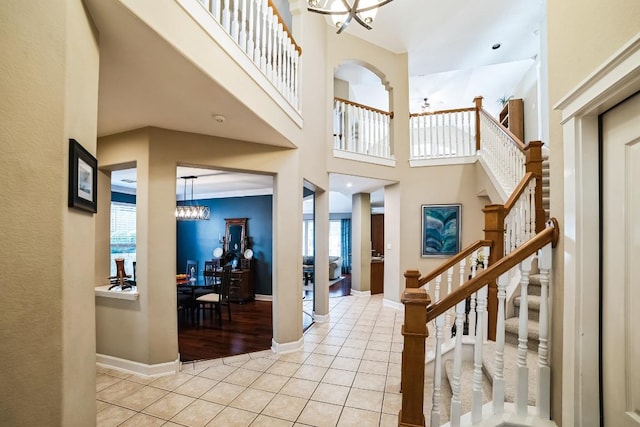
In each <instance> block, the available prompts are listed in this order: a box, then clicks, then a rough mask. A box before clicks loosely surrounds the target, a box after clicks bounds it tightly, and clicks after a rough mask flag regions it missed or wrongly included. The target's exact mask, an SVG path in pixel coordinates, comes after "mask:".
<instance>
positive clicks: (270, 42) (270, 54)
mask: <svg viewBox="0 0 640 427" xmlns="http://www.w3.org/2000/svg"><path fill="white" fill-rule="evenodd" d="M274 33H275V29H274V28H273V8H272V7H271V6H269V7H268V8H267V78H268V79H269V80H271V81H273V68H274V66H275V64H274V59H275V58H274V56H275V53H274V51H275V44H274V41H275V40H274Z"/></svg>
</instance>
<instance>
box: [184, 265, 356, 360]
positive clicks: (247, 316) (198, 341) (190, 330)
mask: <svg viewBox="0 0 640 427" xmlns="http://www.w3.org/2000/svg"><path fill="white" fill-rule="evenodd" d="M350 294H351V275H349V274H346V275H345V277H344V278H343V279H342V280H341V281H339V282H336V283H334V284H333V285H332V286H331V287H330V288H329V297H330V298H333V297H341V296H345V295H350ZM307 297H308V298H310V297H311V295H310V293H308V295H307ZM309 314H310V313H309ZM272 319H273V317H272V310H271V302H269V301H252V302H248V303H245V304H231V322H229V319H228V317H227V311H226V307H223V310H222V325H221V326H220V325H218V323H217V320H216V319H215V314H214V318H213V319H211V316H210V314H209V312H208V311H207V314H206V318H205V320H204V321H203V320H202V319H200V322H199V324H192V322H190V321H189V319H187V318H185V317H183V316H182V314H179V316H178V348H179V351H180V360H181V361H183V362H187V361H193V360H203V359H217V358H219V357H228V356H235V355H237V354H243V353H251V352H255V351H261V350H268V349H269V348H271V338H272V337H273V323H272ZM311 323H312V319H311V317H310V316H309V315H307V314H303V328H304V329H305V330H306V328H307V327H309V326H310V325H311Z"/></svg>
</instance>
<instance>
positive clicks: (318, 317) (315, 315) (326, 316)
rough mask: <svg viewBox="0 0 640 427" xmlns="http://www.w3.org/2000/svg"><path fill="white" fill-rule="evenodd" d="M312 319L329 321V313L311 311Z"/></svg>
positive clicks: (321, 321)
mask: <svg viewBox="0 0 640 427" xmlns="http://www.w3.org/2000/svg"><path fill="white" fill-rule="evenodd" d="M313 321H314V322H317V323H329V321H330V319H329V314H328V313H327V314H318V313H316V312H315V311H314V312H313Z"/></svg>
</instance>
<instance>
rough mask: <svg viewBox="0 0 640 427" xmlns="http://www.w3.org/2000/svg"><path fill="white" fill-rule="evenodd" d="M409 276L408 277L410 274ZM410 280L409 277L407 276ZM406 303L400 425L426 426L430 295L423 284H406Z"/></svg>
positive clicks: (403, 331) (404, 296) (404, 299)
mask: <svg viewBox="0 0 640 427" xmlns="http://www.w3.org/2000/svg"><path fill="white" fill-rule="evenodd" d="M407 279H409V278H407ZM407 281H408V280H407ZM402 303H403V304H404V325H402V335H403V336H404V347H403V350H402V378H401V384H402V409H401V410H400V413H399V414H398V426H407V427H409V426H422V427H424V425H425V421H424V412H423V409H422V407H423V403H424V362H425V340H426V338H427V337H428V336H429V331H428V330H427V307H428V306H429V304H430V303H431V298H429V295H427V293H426V291H425V290H424V289H422V288H417V289H416V288H407V289H406V290H405V292H404V294H403V296H402Z"/></svg>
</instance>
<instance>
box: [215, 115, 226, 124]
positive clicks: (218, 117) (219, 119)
mask: <svg viewBox="0 0 640 427" xmlns="http://www.w3.org/2000/svg"><path fill="white" fill-rule="evenodd" d="M213 119H214V120H215V121H216V122H218V123H220V124H222V123H224V122H225V120H227V118H226V117H225V116H223V115H222V114H214V115H213Z"/></svg>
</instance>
